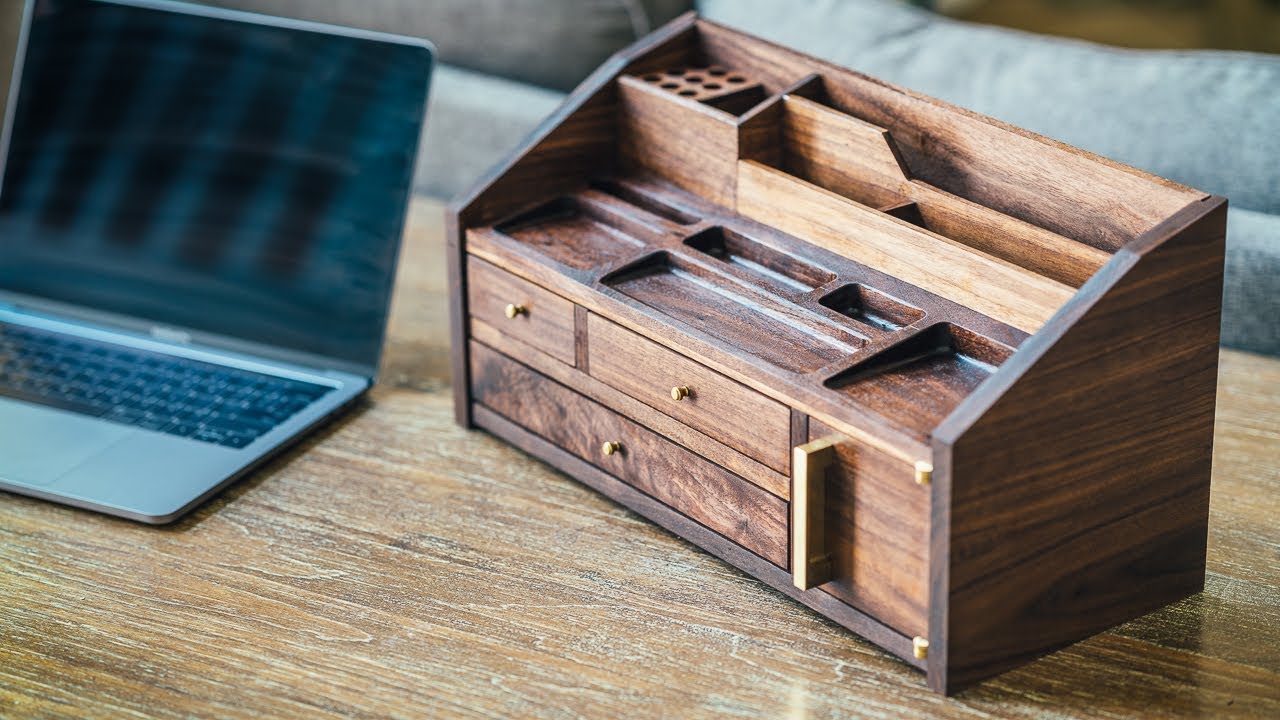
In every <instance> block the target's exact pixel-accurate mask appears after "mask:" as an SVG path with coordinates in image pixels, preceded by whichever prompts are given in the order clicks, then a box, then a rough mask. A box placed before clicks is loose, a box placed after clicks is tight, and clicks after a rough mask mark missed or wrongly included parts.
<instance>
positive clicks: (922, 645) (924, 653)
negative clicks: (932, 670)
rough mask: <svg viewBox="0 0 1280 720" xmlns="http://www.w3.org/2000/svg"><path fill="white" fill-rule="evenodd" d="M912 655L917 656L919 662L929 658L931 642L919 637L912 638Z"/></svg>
mask: <svg viewBox="0 0 1280 720" xmlns="http://www.w3.org/2000/svg"><path fill="white" fill-rule="evenodd" d="M911 654H912V655H915V656H916V659H917V660H924V659H926V658H928V657H929V641H928V640H925V639H924V638H922V637H920V636H919V635H917V636H915V637H913V638H911Z"/></svg>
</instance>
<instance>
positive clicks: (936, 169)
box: [449, 15, 1226, 693]
mask: <svg viewBox="0 0 1280 720" xmlns="http://www.w3.org/2000/svg"><path fill="white" fill-rule="evenodd" d="M1225 205H1226V203H1225V201H1224V200H1223V199H1222V198H1218V197H1211V196H1207V195H1205V194H1204V193H1202V192H1199V191H1196V190H1192V189H1190V188H1187V187H1184V186H1181V185H1177V184H1175V183H1172V182H1169V181H1166V180H1162V179H1160V178H1156V177H1153V176H1150V175H1147V174H1145V173H1142V172H1139V171H1137V170H1134V169H1132V168H1128V167H1125V166H1122V165H1119V164H1117V163H1113V162H1110V161H1107V160H1105V159H1102V158H1099V157H1096V156H1093V155H1090V154H1088V153H1084V152H1081V151H1078V150H1075V149H1073V148H1070V147H1066V146H1063V145H1060V144H1058V143H1055V142H1053V141H1050V140H1047V139H1045V138H1042V137H1038V136H1036V135H1033V134H1031V133H1028V132H1025V131H1022V130H1018V129H1016V128H1013V127H1009V126H1007V125H1003V124H1001V123H998V122H996V121H993V120H991V119H988V118H985V117H981V116H978V115H975V114H973V113H970V112H967V111H964V110H961V109H959V108H956V107H953V106H950V105H947V104H945V103H942V102H939V101H936V100H933V99H931V98H927V97H924V96H921V95H917V94H914V93H911V92H909V91H906V90H903V89H900V88H897V87H894V86H891V85H888V84H885V83H882V82H879V81H877V80H875V79H873V78H869V77H867V76H864V75H860V74H858V73H855V72H850V71H848V70H845V69H841V68H838V67H836V66H833V65H829V64H826V63H823V62H821V61H818V60H815V59H813V58H809V57H807V56H804V55H801V54H799V53H796V52H793V51H790V50H787V49H785V48H781V47H778V46H776V45H772V44H769V43H767V42H764V41H761V40H759V39H756V38H753V37H750V36H746V35H743V34H741V33H738V32H735V31H732V30H730V29H728V28H725V27H722V26H718V25H715V24H712V23H709V22H706V21H703V20H700V19H698V18H696V17H695V16H692V15H689V16H685V17H682V18H680V19H679V20H677V21H675V22H673V23H671V24H670V25H668V26H666V27H664V28H662V29H660V30H659V31H657V32H655V33H654V34H652V35H651V36H649V37H648V38H645V39H644V40H642V41H640V42H639V43H637V44H636V45H635V46H633V47H631V48H629V49H628V50H625V51H623V52H622V53H620V54H618V55H616V56H614V57H613V58H612V59H610V60H609V61H608V62H607V63H606V64H605V65H604V66H603V67H601V68H600V69H599V70H598V71H597V72H596V73H595V74H593V75H592V76H591V77H590V78H588V79H587V80H586V81H585V82H584V84H583V85H582V86H581V87H579V88H578V89H577V90H576V91H575V92H574V93H573V95H571V96H570V98H569V99H568V101H567V102H566V103H565V105H564V106H563V107H562V108H560V110H559V111H557V112H556V113H555V114H554V115H553V116H552V117H551V118H550V119H548V121H547V122H546V123H545V124H544V125H543V127H542V128H541V129H540V130H539V131H537V132H536V133H535V134H534V135H533V136H532V137H531V139H530V140H529V141H528V142H527V144H526V145H525V146H524V147H523V148H522V149H521V151H520V152H519V153H518V154H517V155H516V156H514V157H513V158H511V159H510V160H509V161H507V162H506V163H505V165H504V166H502V167H500V168H499V169H498V170H496V171H495V172H494V173H493V174H492V175H491V176H490V177H489V178H487V179H486V180H485V181H484V182H483V183H482V184H481V185H480V186H479V187H478V188H476V189H475V190H473V191H472V192H470V193H469V194H467V195H466V196H464V197H463V198H461V199H459V200H458V201H456V202H455V204H454V206H453V207H452V208H451V211H450V216H451V217H450V220H451V223H452V226H451V232H450V236H451V238H450V242H451V248H450V258H449V261H450V264H451V265H450V270H451V282H452V283H453V289H452V294H453V300H454V303H453V311H452V312H453V337H454V348H455V350H454V352H455V367H454V377H455V387H456V388H457V416H458V420H459V422H461V423H463V424H467V425H475V426H479V427H481V428H484V429H486V430H488V431H490V432H492V433H494V434H496V435H498V436H500V437H502V438H504V439H506V440H508V441H510V442H511V443H513V444H515V445H517V446H519V447H521V448H523V449H525V450H527V451H528V452H530V453H532V454H533V455H536V456H537V457H539V458H542V459H543V460H545V461H547V462H549V463H551V464H552V465H554V466H556V467H558V468H560V469H562V470H563V471H565V472H567V473H569V474H570V475H572V476H574V477H575V478H577V479H578V480H580V481H582V482H584V483H586V484H588V485H590V486H592V487H594V488H596V489H597V490H599V491H600V492H602V493H604V494H606V495H608V496H609V497H612V498H614V499H615V500H617V501H618V502H620V503H622V504H624V505H626V506H628V507H630V508H632V509H634V510H635V511H636V512H638V513H640V514H641V515H644V516H646V517H648V518H650V519H652V520H653V521H654V522H657V523H659V524H661V525H663V526H665V527H667V528H669V529H670V530H671V531H673V532H675V533H676V534H678V535H680V536H682V537H684V538H687V539H688V540H689V541H691V542H693V543H696V544H697V545H699V546H701V547H703V548H705V549H706V550H708V551H710V552H712V553H714V554H715V555H717V556H719V557H721V558H723V559H724V560H726V561H727V562H729V563H731V564H733V565H735V566H737V567H739V568H741V569H743V570H744V571H746V572H747V573H750V574H751V575H753V576H754V577H756V578H759V579H760V580H761V581H763V582H766V583H768V584H769V585H771V586H773V587H775V588H777V589H778V590H780V591H782V592H784V593H786V594H788V595H790V596H791V597H793V598H795V599H796V600H798V601H799V602H801V603H803V604H805V605H807V606H809V607H811V608H813V609H814V610H816V611H818V612H820V613H822V614H823V615H826V616H827V617H829V618H831V619H832V620H834V621H835V622H837V623H840V624H841V625H844V626H846V627H848V628H849V629H851V630H853V631H855V632H857V633H858V634H860V635H862V636H864V637H865V638H867V639H869V640H870V641H872V642H874V643H876V644H877V645H879V646H881V647H883V648H884V649H885V650H887V651H888V652H890V653H893V654H894V655H896V656H898V657H900V658H902V660H903V661H904V662H906V663H908V664H910V665H912V666H914V667H916V668H918V669H920V670H923V671H925V672H926V673H927V676H928V682H929V685H930V686H931V687H933V688H934V689H935V690H937V691H940V692H948V693H950V692H954V691H956V690H958V689H960V688H962V687H964V686H966V685H970V684H972V683H974V682H977V681H980V680H982V679H984V678H987V677H990V676H992V675H995V674H998V673H1000V672H1002V671H1004V670H1007V669H1010V668H1012V667H1015V666H1017V665H1019V664H1022V663H1025V662H1027V661H1029V660H1031V659H1033V658H1035V657H1037V656H1039V655H1042V654H1044V653H1046V652H1049V651H1051V650H1053V649H1055V648H1059V647H1062V646H1064V645H1067V644H1069V643H1072V642H1074V641H1076V640H1079V639H1081V638H1084V637H1086V636H1088V635H1091V634H1093V633H1096V632H1098V631H1100V630H1103V629H1105V628H1107V627H1110V626H1112V625H1115V624H1117V623H1120V622H1123V621H1125V620H1128V619H1130V618H1133V617H1135V616H1137V615H1140V614H1142V613H1146V612H1148V611H1150V610H1153V609H1155V608H1158V607H1160V606H1162V605H1165V604H1167V603H1169V602H1172V601H1174V600H1178V599H1180V598H1182V597H1185V596H1187V595H1190V594H1192V593H1195V592H1198V591H1199V590H1200V589H1201V588H1202V586H1203V582H1204V560H1205V538H1206V531H1207V525H1208V502H1209V469H1210V451H1211V446H1212V441H1213V417H1214V392H1215V385H1216V374H1217V358H1218V332H1219V319H1218V317H1219V310H1220V302H1221V290H1222V271H1223V248H1224V240H1223V238H1224V234H1225V217H1226V214H1225Z"/></svg>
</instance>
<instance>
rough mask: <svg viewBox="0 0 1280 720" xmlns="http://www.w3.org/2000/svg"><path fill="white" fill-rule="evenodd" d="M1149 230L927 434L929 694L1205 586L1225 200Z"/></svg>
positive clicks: (996, 670)
mask: <svg viewBox="0 0 1280 720" xmlns="http://www.w3.org/2000/svg"><path fill="white" fill-rule="evenodd" d="M1158 230H1159V232H1153V233H1151V234H1148V235H1146V236H1144V237H1142V238H1139V239H1138V240H1136V241H1135V242H1134V243H1132V245H1131V246H1130V247H1128V248H1126V249H1124V250H1122V251H1121V254H1120V255H1119V256H1118V257H1117V258H1116V262H1117V263H1119V264H1121V266H1122V267H1121V271H1122V274H1121V275H1120V276H1119V277H1118V278H1117V279H1115V281H1114V285H1111V286H1110V287H1109V288H1107V287H1105V283H1101V282H1100V283H1099V284H1097V285H1091V286H1086V288H1085V290H1084V291H1085V292H1086V293H1089V292H1100V293H1101V294H1100V297H1098V298H1097V300H1096V301H1095V302H1093V304H1092V306H1090V307H1087V308H1086V309H1084V310H1083V311H1082V312H1072V309H1071V308H1069V309H1068V311H1067V312H1064V313H1063V315H1062V316H1060V317H1059V318H1057V319H1055V323H1052V324H1051V325H1050V326H1049V327H1046V328H1045V334H1046V335H1048V336H1050V337H1052V336H1055V335H1057V336H1059V337H1057V339H1056V341H1049V343H1046V345H1045V347H1046V349H1044V350H1040V348H1039V347H1038V346H1036V345H1034V340H1035V339H1033V341H1031V342H1029V343H1028V346H1027V347H1024V349H1026V350H1029V351H1030V352H1029V355H1030V356H1031V359H1032V363H1031V364H1030V365H1029V366H1027V367H1025V369H1022V370H1019V369H1018V368H1014V370H1015V372H1020V373H1021V374H1020V377H1018V378H1017V379H1016V380H1014V382H1013V383H1012V385H1011V386H1009V387H1008V389H1007V390H1006V391H1005V392H1004V393H1003V394H1002V395H999V397H998V399H995V400H994V401H993V402H991V404H990V405H989V407H987V408H985V410H984V409H982V408H981V407H978V406H980V405H982V404H983V401H984V398H983V397H981V396H975V397H974V398H970V400H972V401H975V402H970V403H966V404H965V405H962V406H961V407H960V408H959V409H958V410H957V412H956V414H955V415H954V416H953V417H952V418H949V419H948V421H947V422H946V423H944V425H943V427H941V428H940V429H939V431H938V433H937V436H936V438H937V442H938V451H939V453H940V454H941V455H942V456H943V459H942V462H941V463H940V468H939V470H940V472H938V473H937V475H936V477H935V483H936V485H937V487H936V488H935V492H936V493H937V494H936V495H935V503H945V502H947V499H948V492H949V503H950V505H949V507H950V517H949V519H948V520H949V523H950V530H949V532H947V531H946V530H945V528H943V529H942V533H943V535H942V536H941V537H940V536H939V535H938V534H935V536H934V545H933V553H934V562H935V563H939V562H941V563H944V566H942V567H939V566H937V565H936V564H935V567H934V572H933V582H934V583H935V587H934V591H933V592H934V594H933V603H934V607H933V613H934V614H933V616H932V623H933V625H934V627H933V628H932V631H933V632H932V633H931V635H932V637H931V643H932V647H931V648H930V656H929V665H930V684H931V685H932V686H933V687H934V688H935V689H937V690H943V691H946V692H948V693H949V692H954V691H955V690H957V689H959V688H962V687H964V686H966V685H969V684H972V683H974V682H976V681H979V680H982V679H984V678H987V677H990V676H992V675H995V674H998V673H1000V672H1003V671H1005V670H1007V669H1009V668H1012V667H1014V666H1016V665H1019V664H1022V663H1025V662H1027V661H1029V660H1031V659H1033V658H1035V657H1037V656H1039V655H1041V654H1044V653H1046V652H1048V651H1050V650H1053V649H1055V648H1058V647H1061V646H1063V645H1066V644H1069V643H1071V642H1074V641H1076V640H1079V639H1081V638H1084V637H1086V636H1089V635H1091V634H1093V633H1096V632H1099V631H1101V630H1104V629H1106V628H1108V627H1111V626H1113V625H1116V624H1118V623H1120V622H1123V621H1126V620H1128V619H1130V618H1133V617H1136V616H1138V615H1141V614H1143V613H1146V612H1148V611H1150V610H1154V609H1156V608H1158V607H1160V606H1162V605H1164V604H1166V603H1169V602H1172V601H1174V600H1178V599H1180V598H1182V597H1185V596H1187V595H1190V594H1192V593H1195V592H1197V591H1199V590H1201V589H1202V587H1203V584H1204V560H1205V540H1206V533H1207V529H1208V512H1209V471H1210V463H1211V457H1212V449H1213V416H1214V400H1215V398H1214V395H1215V389H1216V384H1217V369H1218V335H1219V314H1220V311H1221V298H1222V271H1223V252H1224V236H1225V231H1226V203H1225V201H1224V200H1222V199H1220V198H1213V199H1210V200H1207V201H1202V202H1197V203H1193V204H1192V205H1190V206H1188V208H1186V209H1184V210H1183V211H1181V212H1179V213H1178V214H1177V215H1175V216H1174V218H1173V220H1171V221H1170V222H1169V223H1166V224H1164V225H1162V226H1161V228H1159V229H1158ZM1125 263H1128V264H1129V267H1128V268H1127V270H1126V269H1124V268H1123V265H1124V264H1125ZM1103 273H1104V275H1105V274H1107V270H1104V271H1103ZM1100 280H1102V279H1101V278H1100ZM1073 318H1075V322H1074V324H1071V320H1072V319H1073ZM1037 355H1038V357H1036V356H1037ZM1018 359H1019V358H1018V357H1015V358H1014V360H1012V361H1010V362H1016V361H1017V360H1018ZM1024 361H1025V358H1024ZM997 379H998V378H993V381H996V380H997ZM979 393H980V394H981V393H983V390H980V391H979ZM966 425H967V427H966ZM948 445H949V446H950V450H951V452H950V456H949V458H947V457H946V449H947V446H948ZM936 509H937V508H935V510H936ZM935 521H936V520H935ZM944 522H945V521H944Z"/></svg>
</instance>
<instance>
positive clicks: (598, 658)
mask: <svg viewBox="0 0 1280 720" xmlns="http://www.w3.org/2000/svg"><path fill="white" fill-rule="evenodd" d="M439 214H440V208H439V206H435V205H432V204H429V203H425V202H424V203H420V204H419V205H418V207H417V208H416V209H415V216H414V223H413V226H412V230H411V234H410V238H409V242H408V244H407V246H406V247H405V250H404V255H403V258H404V260H405V263H404V264H403V265H402V274H401V278H400V282H399V285H398V290H397V298H396V303H395V307H394V313H393V320H392V324H391V337H390V342H389V345H388V348H387V353H386V355H385V358H384V371H383V381H382V384H381V385H380V386H378V387H377V388H376V389H375V390H374V392H373V394H372V396H371V398H370V400H369V401H368V402H367V403H365V404H364V406H362V407H361V408H359V409H357V410H356V411H354V412H353V413H351V414H350V415H349V416H348V417H346V418H344V419H341V420H339V421H337V422H336V423H335V424H334V425H333V426H332V427H331V428H330V429H328V430H326V431H325V432H322V433H321V434H319V435H317V436H316V437H314V438H312V439H311V440H309V441H307V442H306V443H305V444H304V445H303V446H302V447H300V448H299V449H297V450H296V451H294V452H291V453H289V454H287V455H286V456H284V457H282V458H280V459H279V460H277V461H276V462H274V463H272V464H271V465H270V466H269V467H268V468H267V469H265V470H264V471H262V472H260V473H258V474H257V475H255V476H254V477H252V478H250V479H248V480H246V481H244V482H242V483H240V484H238V485H236V486H235V487H233V488H232V489H231V490H230V491H229V492H227V493H224V494H223V495H221V496H220V497H219V498H218V499H216V500H215V501H213V502H211V503H210V504H209V505H208V506H206V507H204V508H202V509H200V510H199V511H197V513H196V514H195V515H194V516H193V517H191V518H190V519H188V520H186V521H184V522H182V523H180V524H178V525H176V526H173V527H169V528H153V527H146V526H142V525H137V524H133V523H129V522H126V521H122V520H115V519H111V518H107V517H101V516H98V515H94V514H90V513H87V512H82V511H77V510H73V509H69V508H65V507H61V506H57V505H52V504H48V503H42V502H38V501H35V500H31V499H27V498H22V497H17V496H11V495H0V717H3V718H6V719H9V718H62V717H68V718H85V717H112V718H115V717H131V718H149V717H160V718H176V717H221V718H263V717H299V718H330V717H476V718H510V717H533V718H561V717H653V718H666V717H725V716H732V717H748V718H750V717H761V718H779V717H786V718H828V717H873V718H912V717H929V718H939V717H942V718H993V717H1002V718H1005V717H1008V718H1039V717H1045V718H1075V717H1091V718H1127V717H1162V718H1164V717H1208V718H1233V717H1240V718H1274V717H1277V716H1278V715H1280V531H1278V530H1277V524H1276V520H1275V518H1276V514H1277V510H1278V509H1280V508H1278V507H1277V506H1278V502H1280V501H1278V500H1277V497H1280V467H1278V464H1277V462H1276V460H1277V456H1278V454H1280V451H1278V448H1280V431H1278V430H1277V428H1280V360H1276V359H1266V358H1261V357H1257V356H1252V355H1247V354H1243V353H1237V352H1231V351H1226V352H1224V353H1223V355H1222V362H1221V367H1222V375H1221V385H1220V388H1219V397H1218V418H1217V436H1216V439H1215V444H1214V485H1213V493H1212V499H1211V506H1210V525H1209V556H1208V577H1207V580H1206V590H1205V592H1204V593H1201V594H1198V595H1195V596H1193V597H1191V598H1189V599H1187V600H1183V601H1181V602H1178V603H1176V604H1174V605H1172V606H1170V607H1168V608H1165V609H1162V610H1159V611H1157V612H1155V613H1152V614H1150V615H1147V616H1144V617H1142V618H1140V619H1138V620H1135V621H1133V622H1130V623H1127V624H1125V625H1122V626H1120V627H1119V628H1116V629H1115V630H1112V631H1108V632H1105V633H1102V634H1101V635H1098V636H1095V637H1093V638H1091V639H1089V640H1086V641H1084V642H1081V643H1079V644H1077V645H1074V646H1072V647H1070V648H1067V649H1066V650H1063V651H1061V652H1058V653H1055V654H1053V655H1051V656H1048V657H1046V658H1044V659H1041V660H1039V661H1036V662H1034V663H1032V664H1030V665H1027V666H1025V667H1022V668H1019V669H1016V670H1014V671H1012V672H1010V673H1008V674H1006V675H1003V676H1001V677H999V678H997V679H996V680H993V681H988V682H986V683H983V684H980V685H978V686H976V687H974V688H971V689H969V690H967V691H965V692H963V693H961V694H960V695H959V696H958V697H955V698H950V699H948V698H943V697H941V696H938V695H935V694H933V693H931V692H929V691H928V689H927V688H926V687H925V686H924V681H923V678H922V676H921V675H920V674H919V672H917V671H916V670H913V669H911V668H909V667H908V666H907V665H906V664H904V663H902V662H899V661H898V660H895V659H893V658H891V657H890V656H889V655H888V654H886V653H884V652H882V651H880V650H878V649H876V648H875V647H874V646H872V645H871V644H870V643H868V642H866V641H863V640H860V639H859V638H858V637H856V636H855V635H853V634H851V633H849V632H847V631H845V630H843V629H841V628H839V627H838V626H837V625H835V624H834V623H832V622H830V621H828V620H825V619H823V618H821V617H820V616H818V615H817V614H815V613H813V612H810V611H808V610H806V609H804V608H803V607H801V606H800V605H798V604H797V603H795V602H793V601H791V600H789V599H787V598H786V597H784V596H783V595H782V594H780V593H778V592H775V591H773V590H770V589H767V588H766V587H765V586H764V585H763V584H761V583H759V582H757V581H754V580H751V579H750V578H748V577H747V576H745V575H744V574H743V573H741V572H738V571H736V570H734V569H732V568H730V567H729V566H728V565H726V564H724V563H723V562H721V561H719V560H716V559H715V558H713V557H711V556H710V555H708V554H706V553H704V552H702V551H699V550H697V549H695V548H694V547H693V546H691V545H689V544H687V543H685V542H683V541H681V540H678V539H676V538H675V537H673V536H672V535H670V534H668V533H667V532H665V531H663V530H660V529H658V528H657V527H656V526H654V525H652V524H650V523H648V522H646V521H643V520H641V519H639V518H638V517H637V516H636V515H634V514H632V513H631V512H629V511H627V510H625V509H623V508H622V507H621V506H619V505H617V504H615V503H613V502H611V501H608V500H606V499H603V498H602V497H601V496H599V495H597V494H596V493H594V492H592V491H590V490H588V489H586V488H584V487H583V486H581V485H579V484H578V483H576V482H574V481H572V480H570V479H568V478H567V477H565V476H564V475H562V474H560V473H557V472H554V471H551V470H550V469H548V468H547V466H545V465H543V464H542V463H540V462H538V461H536V460H533V459H532V458H530V457H529V456H527V455H525V454H524V453H522V452H521V451H519V450H516V449H514V448H512V447H510V446H509V445H507V444H506V443H504V442H501V441H499V440H497V439H495V438H493V437H491V436H489V435H488V434H486V433H483V432H477V431H466V430H463V429H460V428H458V427H456V426H455V425H454V422H453V416H452V404H451V399H450V396H449V394H448V393H447V391H446V389H445V388H446V387H447V381H448V377H447V354H446V353H445V351H444V350H445V346H446V344H447V343H446V335H445V329H446V325H447V323H446V320H445V318H446V312H447V311H446V307H445V302H444V286H445V281H444V262H443V257H442V256H443V245H444V240H443V233H442V231H441V223H440V220H439Z"/></svg>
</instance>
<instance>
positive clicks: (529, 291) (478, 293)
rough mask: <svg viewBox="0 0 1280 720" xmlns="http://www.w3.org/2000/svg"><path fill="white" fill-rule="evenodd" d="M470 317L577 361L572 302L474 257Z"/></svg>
mask: <svg viewBox="0 0 1280 720" xmlns="http://www.w3.org/2000/svg"><path fill="white" fill-rule="evenodd" d="M467 303H468V307H469V312H470V313H471V317H472V318H473V319H476V320H481V321H483V322H485V323H487V324H489V325H491V326H493V327H494V328H497V329H498V330H499V331H500V332H502V333H503V334H505V335H509V336H511V337H513V338H515V339H517V340H520V341H521V342H524V343H526V344H528V345H531V346H533V347H535V348H537V349H539V350H541V351H542V352H544V353H546V354H548V355H550V356H552V357H554V358H556V359H557V360H560V361H561V362H564V363H567V364H569V365H573V364H574V357H575V355H574V331H573V328H574V320H573V303H572V302H569V301H568V300H565V299H564V298H562V297H560V296H559V295H556V294H555V293H553V292H550V291H548V290H545V289H543V288H541V287H538V286H537V285H534V284H533V283H531V282H529V281H528V280H524V279H523V278H518V277H516V276H515V275H512V274H511V273H509V272H507V271H505V270H503V269H501V268H499V267H497V266H496V265H492V264H490V263H488V262H486V261H484V260H481V259H480V258H477V257H475V256H469V257H468V258H467Z"/></svg>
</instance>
